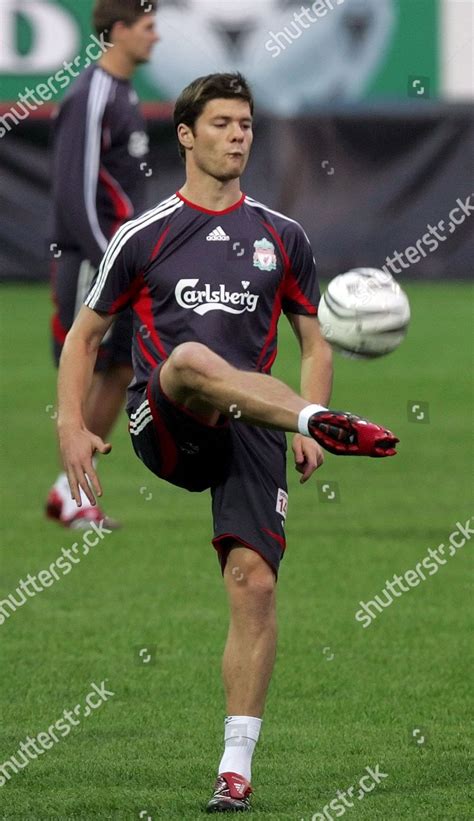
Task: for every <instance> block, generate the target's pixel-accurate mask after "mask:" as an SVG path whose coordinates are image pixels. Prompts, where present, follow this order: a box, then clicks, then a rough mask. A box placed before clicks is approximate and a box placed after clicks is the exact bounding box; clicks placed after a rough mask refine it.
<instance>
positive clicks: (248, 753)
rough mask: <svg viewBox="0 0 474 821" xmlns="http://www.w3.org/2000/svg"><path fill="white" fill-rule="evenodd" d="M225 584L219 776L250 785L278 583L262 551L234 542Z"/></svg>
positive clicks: (273, 649)
mask: <svg viewBox="0 0 474 821" xmlns="http://www.w3.org/2000/svg"><path fill="white" fill-rule="evenodd" d="M224 581H225V585H226V588H227V593H228V596H229V606H230V624H229V633H228V637H227V643H226V647H225V651H224V657H223V662H222V674H223V680H224V688H225V693H226V704H227V719H226V744H225V751H224V755H223V757H222V760H221V763H220V765H219V773H223V772H236V773H238V774H239V775H242V776H244V778H247V780H249V781H250V778H251V761H252V754H253V751H254V748H255V744H256V742H257V740H258V734H259V731H260V719H261V716H262V714H263V710H264V706H265V698H266V694H267V690H268V685H269V683H270V678H271V675H272V670H273V665H274V662H275V652H276V638H277V625H276V601H275V599H276V596H275V584H276V580H275V575H274V573H273V571H272V570H271V568H270V566H269V565H268V564H267V563H266V561H265V560H264V559H262V557H261V556H259V554H258V553H256V552H255V551H253V550H249V549H248V548H246V547H242V545H240V544H238V543H235V546H234V547H233V548H231V550H230V552H229V556H228V559H227V564H226V567H225V570H224ZM231 736H232V737H231Z"/></svg>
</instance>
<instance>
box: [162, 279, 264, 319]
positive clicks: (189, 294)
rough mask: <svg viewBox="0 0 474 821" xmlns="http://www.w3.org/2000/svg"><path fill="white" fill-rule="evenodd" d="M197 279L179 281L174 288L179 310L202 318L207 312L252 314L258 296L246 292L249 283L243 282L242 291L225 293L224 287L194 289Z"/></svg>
mask: <svg viewBox="0 0 474 821" xmlns="http://www.w3.org/2000/svg"><path fill="white" fill-rule="evenodd" d="M198 282H199V280H198V279H180V280H179V282H178V284H177V286H176V288H175V292H174V293H175V297H176V301H177V303H178V305H180V306H181V308H188V309H190V310H192V311H195V313H197V314H200V316H204V314H207V313H209V311H225V312H226V313H228V314H243V313H245V311H250V313H252V312H253V311H255V308H256V307H257V303H258V299H259V297H258V295H257V294H251V293H250V291H248V290H246V289H247V287H248V285H249V283H248V282H243V283H242V286H243V287H244V290H243V291H227V290H226V287H225V285H219V286H218V287H217V288H214V289H212V288H211V286H210V285H204V286H203V288H199V289H198V288H196V285H197V284H198Z"/></svg>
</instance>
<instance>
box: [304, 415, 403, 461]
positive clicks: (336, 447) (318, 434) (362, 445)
mask: <svg viewBox="0 0 474 821" xmlns="http://www.w3.org/2000/svg"><path fill="white" fill-rule="evenodd" d="M308 429H309V432H310V434H311V436H312V437H313V439H316V442H318V443H319V444H320V445H321V446H322V447H323V448H325V449H326V450H328V451H329V452H330V453H334V454H335V455H336V456H375V457H377V456H379V457H381V456H396V453H397V451H396V450H395V445H396V444H397V442H399V441H400V440H399V439H398V438H397V437H396V436H395V435H394V434H393V433H392V432H391V431H389V430H387V428H383V427H381V425H376V424H374V422H369V420H368V419H363V418H362V417H361V416H356V415H355V414H353V413H345V412H344V411H333V410H327V411H319V413H314V414H313V415H312V416H311V417H310V419H309V421H308Z"/></svg>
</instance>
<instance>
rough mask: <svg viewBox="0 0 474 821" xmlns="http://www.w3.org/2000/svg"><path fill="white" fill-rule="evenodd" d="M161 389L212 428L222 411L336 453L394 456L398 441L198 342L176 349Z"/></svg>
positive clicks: (378, 427)
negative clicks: (241, 367) (238, 365)
mask: <svg viewBox="0 0 474 821" xmlns="http://www.w3.org/2000/svg"><path fill="white" fill-rule="evenodd" d="M160 379H161V386H162V388H163V391H164V392H165V394H166V395H167V396H168V397H169V398H170V399H172V400H173V401H175V402H179V403H180V404H182V405H185V406H186V407H188V408H189V409H190V410H193V412H194V413H197V414H201V415H202V416H203V418H205V419H206V421H208V422H210V423H211V424H212V423H213V422H214V421H215V419H216V417H217V416H218V414H217V413H216V412H219V413H223V414H225V415H227V416H232V415H233V416H234V417H235V418H237V413H240V416H239V417H238V418H240V419H241V421H242V422H247V423H248V424H252V425H257V426H261V427H266V428H276V429H279V430H285V431H294V432H299V433H301V434H303V435H305V436H310V437H311V438H313V439H315V440H316V441H317V442H319V444H321V445H322V446H323V447H324V448H326V449H327V450H329V451H331V452H332V453H334V454H336V455H353V456H393V455H394V454H395V453H396V451H395V447H394V446H395V444H396V443H397V442H398V439H397V438H396V437H395V436H394V435H393V434H392V433H391V432H390V431H388V430H386V429H385V428H382V427H380V426H379V425H374V424H373V423H372V422H368V420H366V419H361V418H360V417H358V416H355V415H354V414H351V413H345V412H339V411H329V410H328V409H327V408H324V407H322V406H321V405H310V404H308V402H307V401H306V400H305V399H303V398H302V397H301V396H299V395H298V394H297V393H295V392H294V391H293V390H291V388H289V387H288V385H285V384H284V383H283V382H281V381H280V380H278V379H275V378H274V377H272V376H268V375H267V374H262V373H255V372H251V371H243V370H239V369H238V368H235V367H233V366H232V365H230V364H229V363H228V362H226V361H225V359H223V358H222V357H221V356H219V355H218V354H216V353H214V351H211V350H210V349H209V348H208V347H207V346H206V345H202V344H201V343H199V342H185V343H183V344H181V345H178V346H177V347H176V348H175V349H174V351H173V353H172V354H171V356H170V357H169V359H168V360H167V361H166V362H165V364H164V365H163V368H162V371H161V374H160Z"/></svg>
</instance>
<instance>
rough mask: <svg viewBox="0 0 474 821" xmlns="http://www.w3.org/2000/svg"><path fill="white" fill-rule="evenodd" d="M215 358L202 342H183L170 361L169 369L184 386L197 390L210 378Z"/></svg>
mask: <svg viewBox="0 0 474 821" xmlns="http://www.w3.org/2000/svg"><path fill="white" fill-rule="evenodd" d="M213 356H214V355H213V352H212V351H211V350H210V348H208V347H207V346H206V345H202V344H201V343H200V342H182V343H181V345H178V346H177V347H176V348H175V349H174V351H173V353H172V354H171V356H170V358H169V359H168V367H169V368H171V369H172V371H173V374H174V375H175V377H176V378H177V379H178V381H179V382H180V383H181V384H182V385H186V387H191V388H195V389H196V388H198V387H199V385H200V384H201V382H202V380H203V379H206V378H208V376H209V371H210V367H211V359H212V357H213Z"/></svg>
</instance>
